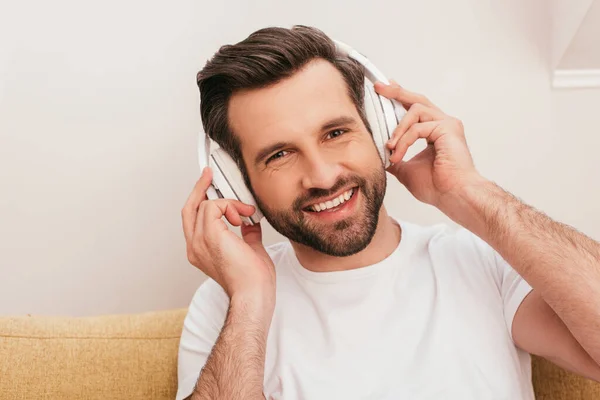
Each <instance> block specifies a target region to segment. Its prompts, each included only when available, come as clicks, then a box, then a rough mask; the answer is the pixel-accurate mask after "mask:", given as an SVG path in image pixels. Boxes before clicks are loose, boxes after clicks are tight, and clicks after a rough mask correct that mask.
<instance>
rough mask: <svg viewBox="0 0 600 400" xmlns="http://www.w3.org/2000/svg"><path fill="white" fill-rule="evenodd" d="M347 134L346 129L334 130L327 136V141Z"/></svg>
mask: <svg viewBox="0 0 600 400" xmlns="http://www.w3.org/2000/svg"><path fill="white" fill-rule="evenodd" d="M346 132H348V130H346V129H334V130H333V131H331V132H329V133H328V134H327V138H328V139H335V138H336V137H339V136H342V135H343V134H344V133H346Z"/></svg>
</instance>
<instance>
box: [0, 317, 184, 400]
mask: <svg viewBox="0 0 600 400" xmlns="http://www.w3.org/2000/svg"><path fill="white" fill-rule="evenodd" d="M185 313H186V310H185V309H182V310H172V311H163V312H151V313H144V314H138V315H112V316H100V317H84V318H72V317H42V316H35V317H31V316H23V317H3V318H0V399H57V400H58V399H60V400H64V399H72V400H77V399H103V400H105V399H174V398H175V393H176V389H177V349H178V346H179V337H180V336H181V328H182V326H183V319H184V317H185Z"/></svg>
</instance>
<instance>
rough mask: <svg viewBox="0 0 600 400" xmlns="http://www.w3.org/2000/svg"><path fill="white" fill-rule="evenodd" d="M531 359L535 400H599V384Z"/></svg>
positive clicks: (533, 357) (536, 358)
mask: <svg viewBox="0 0 600 400" xmlns="http://www.w3.org/2000/svg"><path fill="white" fill-rule="evenodd" d="M531 359H532V373H531V374H532V378H533V387H534V389H535V398H536V400H597V399H600V383H598V382H595V381H592V380H589V379H585V378H582V377H580V376H578V375H575V374H572V373H570V372H567V371H565V370H564V369H562V368H560V367H557V366H556V365H554V364H553V363H551V362H550V361H547V360H545V359H543V358H541V357H536V356H532V357H531Z"/></svg>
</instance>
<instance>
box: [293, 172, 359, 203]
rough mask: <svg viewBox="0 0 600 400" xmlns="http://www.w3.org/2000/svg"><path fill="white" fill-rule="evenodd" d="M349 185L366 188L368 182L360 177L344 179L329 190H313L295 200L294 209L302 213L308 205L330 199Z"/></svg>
mask: <svg viewBox="0 0 600 400" xmlns="http://www.w3.org/2000/svg"><path fill="white" fill-rule="evenodd" d="M349 184H353V185H352V186H358V187H365V185H366V180H365V179H364V178H361V177H359V176H352V177H342V178H340V179H339V180H338V181H337V182H336V183H335V184H334V185H333V186H332V187H331V188H329V189H322V188H311V189H309V190H308V191H307V192H306V193H305V194H303V195H301V196H299V197H298V198H297V199H296V200H294V203H293V205H292V207H293V209H294V210H296V211H301V210H302V209H303V208H304V206H305V205H306V204H310V203H314V202H316V200H317V199H320V198H323V197H329V196H331V195H333V194H335V193H336V192H338V191H339V190H340V189H341V188H343V187H345V186H348V185H349Z"/></svg>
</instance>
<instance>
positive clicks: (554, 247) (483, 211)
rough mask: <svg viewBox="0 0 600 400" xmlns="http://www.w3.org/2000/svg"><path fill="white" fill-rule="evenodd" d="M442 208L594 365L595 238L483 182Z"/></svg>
mask: <svg viewBox="0 0 600 400" xmlns="http://www.w3.org/2000/svg"><path fill="white" fill-rule="evenodd" d="M442 211H444V212H446V214H447V215H449V216H450V217H451V218H452V219H453V220H455V221H456V222H458V223H459V224H461V225H463V226H464V227H465V228H467V229H469V230H470V231H471V232H473V233H475V234H476V235H478V236H479V237H481V238H482V239H483V240H485V241H486V242H487V243H488V244H490V245H491V246H492V247H493V248H494V249H495V250H496V251H497V252H498V253H499V254H500V255H501V256H502V257H503V258H504V259H505V260H506V261H507V262H508V263H509V264H510V265H511V266H512V267H513V268H514V269H515V270H516V271H517V272H518V273H519V274H520V275H521V276H522V277H523V278H525V280H527V282H529V284H530V285H531V286H532V287H533V288H534V289H535V290H536V291H537V292H538V293H540V295H541V296H542V297H543V299H544V300H545V301H546V303H548V305H550V307H552V308H553V309H554V311H555V312H556V313H557V315H558V316H559V317H560V318H561V319H562V320H563V322H564V323H565V324H566V325H567V327H568V328H569V330H570V331H571V333H572V334H573V336H574V337H575V338H576V339H577V340H578V341H579V343H580V344H581V345H582V346H583V347H584V348H585V350H586V351H587V352H588V353H589V354H590V356H591V357H592V358H594V360H595V361H596V362H597V363H600V335H598V332H600V244H599V243H598V242H596V241H594V240H592V239H590V238H589V237H587V236H585V235H583V234H582V233H579V232H577V231H576V230H575V229H573V228H571V227H569V226H567V225H564V224H561V223H558V222H555V221H553V220H552V219H550V218H549V217H548V216H546V215H545V214H543V213H541V212H539V211H537V210H535V209H533V208H532V207H530V206H528V205H526V204H524V203H522V202H521V201H519V200H518V199H517V198H515V197H514V196H512V195H511V194H509V193H507V192H505V191H504V190H502V189H501V188H500V187H498V186H497V185H495V184H493V183H491V182H489V181H481V182H480V183H479V184H478V185H471V186H469V187H468V188H467V189H465V190H463V191H462V192H461V194H460V195H458V196H454V197H453V198H452V199H451V201H449V202H448V205H447V206H446V211H445V210H442Z"/></svg>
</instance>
